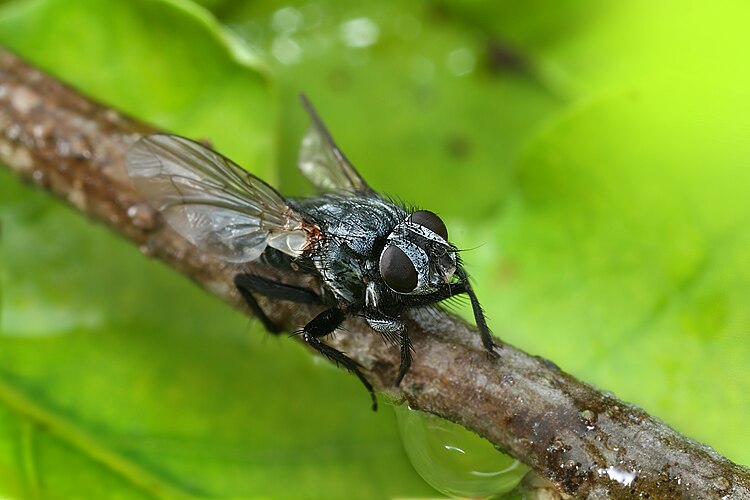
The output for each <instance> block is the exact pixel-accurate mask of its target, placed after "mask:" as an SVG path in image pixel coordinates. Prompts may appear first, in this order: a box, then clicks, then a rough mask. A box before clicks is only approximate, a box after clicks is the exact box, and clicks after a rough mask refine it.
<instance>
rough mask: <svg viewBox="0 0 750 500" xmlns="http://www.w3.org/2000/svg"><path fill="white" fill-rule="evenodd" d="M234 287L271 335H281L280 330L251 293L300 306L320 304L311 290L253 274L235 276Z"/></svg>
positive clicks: (319, 299)
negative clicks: (299, 304)
mask: <svg viewBox="0 0 750 500" xmlns="http://www.w3.org/2000/svg"><path fill="white" fill-rule="evenodd" d="M234 285H235V286H236V287H237V289H238V290H239V291H240V294H242V298H243V299H245V302H246V303H247V305H248V307H250V310H251V311H252V312H253V314H254V315H255V316H256V317H257V318H258V319H259V320H260V321H261V323H263V326H264V327H265V328H266V330H268V331H269V332H271V333H273V334H279V333H281V331H282V329H281V328H280V327H279V326H278V325H276V324H275V323H274V322H273V321H271V319H270V318H269V317H268V316H267V315H266V313H265V312H263V309H261V307H260V304H258V301H257V300H255V297H254V296H253V293H257V294H260V295H265V296H266V297H270V298H272V299H277V300H289V301H291V302H298V303H301V304H320V303H321V302H322V299H321V297H320V296H319V295H317V294H316V293H315V292H313V291H312V290H309V289H307V288H300V287H296V286H293V285H287V284H285V283H279V282H278V281H273V280H269V279H266V278H261V277H260V276H255V275H253V274H238V275H236V276H235V277H234Z"/></svg>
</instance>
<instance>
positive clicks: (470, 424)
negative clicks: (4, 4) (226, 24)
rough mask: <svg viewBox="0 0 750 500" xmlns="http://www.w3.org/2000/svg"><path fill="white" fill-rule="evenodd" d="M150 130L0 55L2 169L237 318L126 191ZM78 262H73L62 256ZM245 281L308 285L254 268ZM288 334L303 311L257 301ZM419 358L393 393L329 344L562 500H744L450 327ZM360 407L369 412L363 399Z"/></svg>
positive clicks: (702, 451) (669, 437)
mask: <svg viewBox="0 0 750 500" xmlns="http://www.w3.org/2000/svg"><path fill="white" fill-rule="evenodd" d="M154 131H155V129H154V128H152V127H150V126H148V125H144V124H142V123H139V122H138V121H136V120H134V119H132V118H129V117H127V116H125V115H123V114H122V113H120V112H118V111H116V110H113V109H111V108H108V107H106V106H103V105H101V104H98V103H96V102H93V101H91V100H90V99H88V98H86V97H84V96H82V95H80V94H78V93H77V92H75V91H74V90H72V89H71V88H69V87H67V86H65V85H63V84H61V83H59V82H58V81H56V80H55V79H53V78H51V77H49V76H47V75H45V74H44V73H42V72H40V71H39V70H37V69H35V68H33V67H31V66H29V65H27V64H26V63H24V62H22V61H20V60H19V59H17V58H16V57H15V56H14V55H12V54H10V53H8V52H6V51H2V50H0V162H1V163H4V164H5V165H6V166H7V167H9V168H10V169H11V170H12V171H13V172H15V173H16V174H17V175H18V176H19V177H20V178H22V179H24V180H26V181H28V182H30V183H32V184H34V185H36V186H38V187H40V188H43V189H46V190H48V191H51V192H52V193H54V194H56V195H57V196H59V197H60V198H62V199H64V200H66V201H67V202H68V203H70V204H71V205H73V206H74V207H76V208H77V209H78V210H80V211H81V212H82V213H84V214H86V215H87V216H89V217H91V218H92V219H95V220H98V221H100V222H103V223H105V224H107V225H108V226H110V227H111V228H112V229H113V230H115V231H117V232H118V233H120V234H121V235H123V236H124V237H125V238H128V239H130V240H131V241H132V242H133V243H135V244H136V245H138V247H139V248H140V249H141V251H142V252H143V253H144V254H146V255H148V256H151V257H155V258H158V259H160V260H162V261H164V262H165V263H166V264H168V265H169V266H172V267H174V268H175V269H177V270H179V271H180V272H182V273H184V274H186V275H188V276H190V277H191V278H192V279H193V280H194V281H196V282H197V283H198V284H200V285H201V286H203V287H204V288H205V289H206V290H208V291H209V292H210V293H212V294H214V295H216V296H217V297H219V298H221V299H223V300H224V301H226V302H228V303H229V304H231V305H233V306H235V307H239V308H243V309H244V306H243V305H242V303H241V300H240V298H239V296H238V294H237V293H236V291H235V289H234V287H233V286H232V277H233V275H234V274H235V273H236V272H237V268H236V267H234V266H231V265H227V264H225V263H223V262H222V261H220V260H218V259H217V258H215V257H213V256H211V255H206V254H203V253H201V252H200V251H198V250H197V249H196V248H194V247H192V246H191V245H190V244H189V243H187V242H186V241H185V240H183V239H182V238H180V237H179V236H178V235H177V234H176V233H175V232H174V231H172V230H171V229H170V228H169V227H168V226H166V225H165V223H164V222H163V220H162V219H161V217H160V215H159V214H158V213H157V212H155V211H154V210H153V209H152V208H151V207H150V206H149V205H148V204H147V203H146V202H145V201H144V200H143V199H142V198H141V196H139V194H138V193H137V192H136V191H135V190H134V189H133V188H132V186H131V184H130V183H129V181H128V179H127V176H126V174H125V171H124V168H123V159H124V155H125V153H126V151H127V149H128V147H129V146H130V145H131V144H132V143H133V142H134V141H135V140H137V138H138V137H140V136H141V135H143V134H147V133H151V132H154ZM71 258H75V256H71ZM246 267H247V268H250V269H251V270H252V272H253V273H256V274H259V275H264V276H273V277H275V278H277V279H280V280H283V281H286V282H289V283H300V281H302V282H304V281H306V280H307V278H305V277H301V276H299V275H295V274H284V273H280V272H278V271H274V270H271V269H268V268H265V267H263V266H260V265H253V264H251V265H248V266H246ZM262 306H263V307H264V308H265V310H266V311H268V314H269V317H270V318H271V319H272V320H274V321H276V322H278V323H279V324H282V325H284V327H285V328H287V329H288V330H289V331H292V330H295V329H298V328H300V327H301V326H302V325H304V324H305V323H306V321H307V320H308V319H309V318H311V317H312V316H313V315H314V314H316V312H317V310H316V308H315V307H313V306H300V305H296V304H295V305H292V304H289V303H284V302H272V301H268V300H264V301H263V302H262ZM407 322H408V328H409V331H410V333H411V335H412V338H413V344H414V349H415V352H416V356H415V359H414V364H413V366H412V368H411V371H410V372H409V374H408V375H407V376H406V378H405V379H404V381H403V383H402V384H401V386H400V387H398V388H396V387H394V386H393V380H394V379H395V377H396V374H397V372H398V365H399V355H398V350H397V349H396V348H394V347H392V346H389V345H386V344H385V343H384V342H383V341H382V340H381V339H380V337H379V336H378V335H375V334H373V332H372V331H371V330H370V328H369V327H368V326H367V325H366V324H365V323H364V322H363V321H361V320H358V319H355V320H352V321H350V322H348V324H347V333H346V334H343V335H338V336H337V338H336V339H334V340H331V341H330V343H331V344H332V345H335V346H336V347H338V348H341V349H342V350H345V351H346V352H347V353H349V355H350V356H351V357H353V358H354V359H355V360H356V361H357V362H359V363H361V365H362V366H363V367H364V371H365V373H366V375H367V376H368V377H369V378H370V380H371V381H372V382H373V384H374V385H375V387H376V389H378V390H379V391H382V392H385V393H389V394H390V395H392V396H393V397H395V398H396V399H399V400H405V401H407V402H408V403H409V405H411V406H412V407H413V408H417V409H421V410H424V411H427V412H431V413H434V414H437V415H440V416H442V417H445V418H447V419H449V420H452V421H455V422H458V423H460V424H462V425H464V426H466V427H467V428H469V429H471V430H473V431H475V432H476V433H478V434H480V435H481V436H484V437H485V438H487V439H488V440H490V441H491V442H492V443H494V444H495V445H496V446H497V447H498V448H499V449H501V450H503V451H506V452H508V453H510V454H512V455H513V456H515V457H517V458H519V459H520V460H521V461H523V462H525V463H526V464H528V465H530V466H531V467H532V468H533V469H534V470H535V471H536V472H537V473H538V474H539V475H541V476H543V477H545V478H547V479H549V481H551V483H552V484H553V485H554V486H555V488H556V489H557V490H558V491H559V492H561V493H564V494H569V495H574V496H576V497H588V498H605V497H606V498H624V497H632V496H641V497H645V498H685V497H690V498H721V497H725V498H750V471H748V470H747V469H746V468H743V467H741V466H739V465H736V464H734V463H732V462H731V461H729V460H728V459H726V458H725V457H723V456H721V455H719V454H718V453H716V452H715V451H713V450H711V449H710V448H708V447H707V446H704V445H701V444H700V443H697V442H695V441H693V440H691V439H689V438H686V437H685V436H682V435H680V434H679V433H677V432H676V431H674V430H673V429H671V428H670V427H669V426H668V425H666V424H665V423H663V422H661V421H659V420H657V419H656V418H654V417H651V416H649V415H648V414H646V413H645V412H644V411H643V410H641V409H639V408H637V407H635V406H633V405H631V404H628V403H625V402H622V401H619V400H618V399H616V398H615V397H614V396H613V395H611V394H609V393H606V392H602V391H600V390H597V389H595V388H593V387H591V386H590V385H587V384H585V383H583V382H581V381H579V380H577V379H575V378H574V377H572V376H571V375H568V374H566V373H564V372H562V371H561V370H560V369H558V368H557V367H556V366H555V365H554V364H553V363H551V362H550V361H547V360H545V359H541V358H538V357H534V356H530V355H528V354H526V353H524V352H522V351H520V350H518V349H516V348H514V347H512V346H510V345H507V344H502V349H501V356H500V359H498V360H492V359H491V358H490V357H488V356H487V355H486V353H485V351H484V350H483V348H482V346H481V344H480V342H479V335H478V334H477V332H476V330H475V329H474V328H473V327H472V326H469V325H467V324H466V323H465V322H463V321H461V320H459V319H457V318H455V317H453V316H451V315H449V314H447V313H439V314H435V313H428V312H425V311H415V312H413V313H411V314H409V315H408V317H407ZM362 404H363V405H364V404H368V400H367V395H366V393H365V392H364V391H363V392H362Z"/></svg>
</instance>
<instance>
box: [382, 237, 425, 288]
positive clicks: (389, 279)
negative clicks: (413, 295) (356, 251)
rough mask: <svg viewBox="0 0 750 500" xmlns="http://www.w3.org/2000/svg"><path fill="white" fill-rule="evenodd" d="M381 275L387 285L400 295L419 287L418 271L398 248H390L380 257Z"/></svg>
mask: <svg viewBox="0 0 750 500" xmlns="http://www.w3.org/2000/svg"><path fill="white" fill-rule="evenodd" d="M380 275H381V276H382V277H383V280H384V281H385V284H386V285H388V286H389V287H391V288H392V289H394V290H395V291H397V292H400V293H409V292H411V291H412V290H414V289H415V288H416V287H417V270H416V269H415V268H414V264H413V263H412V261H411V259H410V258H409V257H407V256H406V254H405V253H404V251H403V250H401V249H400V248H399V247H397V246H389V247H388V248H386V249H385V250H384V251H383V254H382V255H381V256H380Z"/></svg>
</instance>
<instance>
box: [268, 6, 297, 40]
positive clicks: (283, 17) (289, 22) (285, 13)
mask: <svg viewBox="0 0 750 500" xmlns="http://www.w3.org/2000/svg"><path fill="white" fill-rule="evenodd" d="M302 21H303V17H302V13H301V12H300V11H298V10H297V9H295V8H294V7H284V8H282V9H279V10H277V11H276V12H274V13H273V16H272V17H271V26H272V27H273V29H274V31H276V32H277V33H283V34H288V33H294V32H295V31H297V30H298V29H299V27H300V26H301V25H302Z"/></svg>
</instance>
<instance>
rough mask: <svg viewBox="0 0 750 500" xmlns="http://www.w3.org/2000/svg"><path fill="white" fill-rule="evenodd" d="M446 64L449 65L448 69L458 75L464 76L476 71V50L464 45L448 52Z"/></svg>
mask: <svg viewBox="0 0 750 500" xmlns="http://www.w3.org/2000/svg"><path fill="white" fill-rule="evenodd" d="M445 64H446V66H448V71H450V72H451V73H453V74H454V75H456V76H463V75H468V74H469V73H471V72H472V71H474V67H475V66H476V64H477V58H476V56H475V55H474V52H472V51H471V50H469V49H467V48H465V47H464V48H461V49H457V50H454V51H453V52H451V53H450V54H448V57H447V58H446V60H445Z"/></svg>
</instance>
